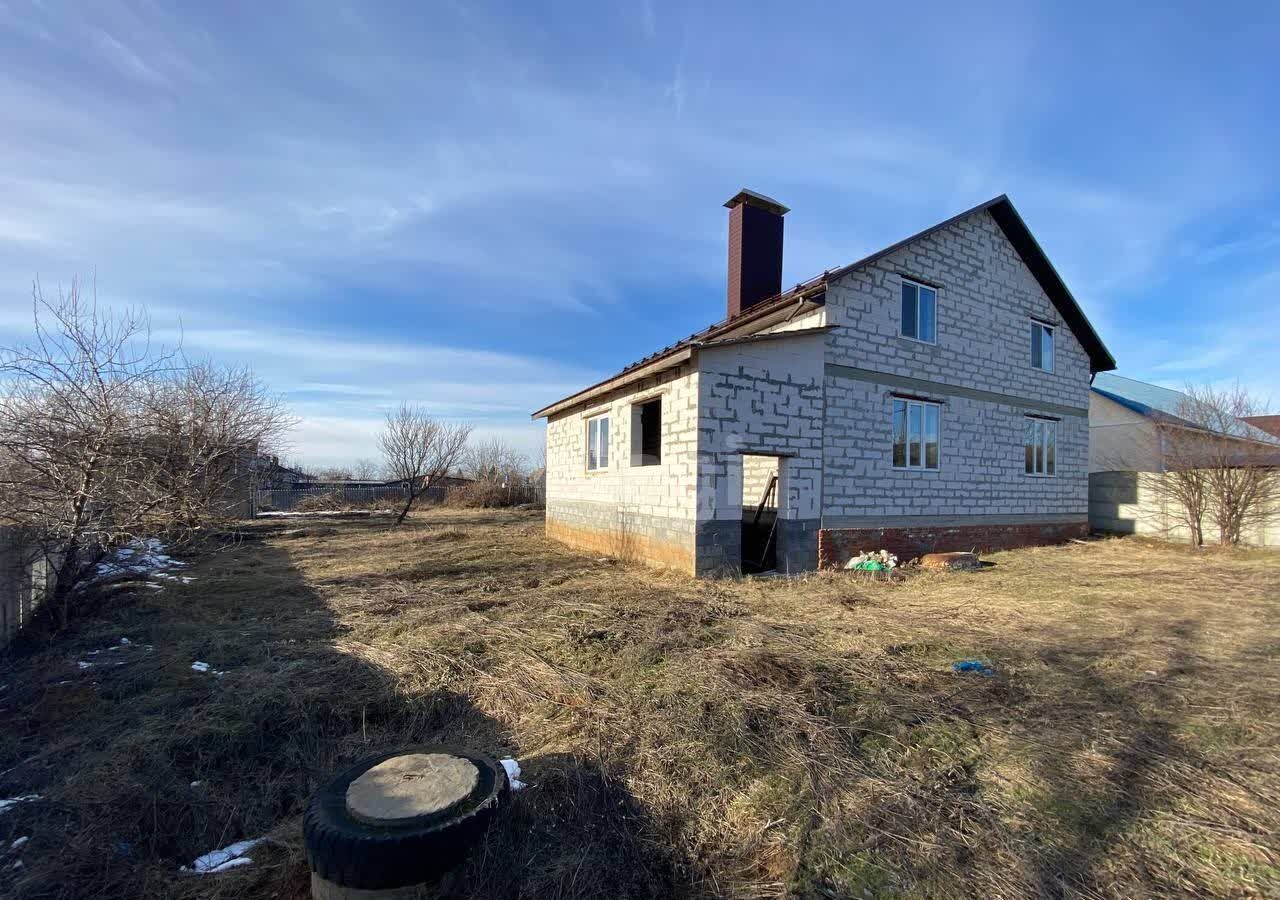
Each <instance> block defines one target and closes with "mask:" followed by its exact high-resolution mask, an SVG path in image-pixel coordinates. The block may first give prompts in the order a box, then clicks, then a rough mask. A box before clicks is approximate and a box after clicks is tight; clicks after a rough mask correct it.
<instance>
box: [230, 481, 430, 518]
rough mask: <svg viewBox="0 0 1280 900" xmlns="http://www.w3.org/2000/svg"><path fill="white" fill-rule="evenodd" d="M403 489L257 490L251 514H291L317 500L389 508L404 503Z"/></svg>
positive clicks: (344, 487) (351, 487)
mask: <svg viewBox="0 0 1280 900" xmlns="http://www.w3.org/2000/svg"><path fill="white" fill-rule="evenodd" d="M439 492H440V494H441V498H440V499H443V494H444V491H443V489H439ZM405 494H406V488H405V486H404V485H402V484H393V485H375V486H351V485H340V484H339V485H322V486H319V487H308V488H280V489H277V490H259V491H258V494H257V497H256V503H255V504H254V506H255V508H254V514H255V515H256V514H257V513H262V512H290V511H292V510H293V509H294V508H295V507H297V505H298V504H299V503H301V502H302V501H304V500H306V499H308V498H311V497H319V498H326V499H332V501H333V502H335V503H342V504H351V505H353V506H365V505H368V504H372V503H375V502H376V503H386V504H387V505H388V506H394V505H395V504H397V503H403V502H404V499H405ZM430 494H431V490H427V491H424V492H423V498H424V499H426V498H427V497H428V495H430Z"/></svg>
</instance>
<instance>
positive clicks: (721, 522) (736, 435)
mask: <svg viewBox="0 0 1280 900" xmlns="http://www.w3.org/2000/svg"><path fill="white" fill-rule="evenodd" d="M822 360H823V335H821V334H816V335H813V334H810V335H796V336H795V337H790V338H783V339H779V340H770V341H760V342H755V343H746V344H737V345H732V346H727V347H721V348H708V349H704V350H702V351H701V352H700V353H699V354H698V397H699V404H698V405H699V409H698V412H699V415H698V492H697V493H698V542H697V557H698V565H697V571H698V574H700V575H718V574H737V573H738V572H739V571H740V569H741V563H742V542H741V534H742V532H741V529H742V506H743V480H744V471H743V460H744V456H750V455H776V456H777V457H778V460H779V461H778V535H777V552H778V568H779V569H780V570H783V571H801V570H805V569H812V568H814V567H815V566H816V565H817V526H818V519H819V516H820V514H821V509H820V506H819V494H820V490H821V479H822V427H823V399H822V365H823V363H822Z"/></svg>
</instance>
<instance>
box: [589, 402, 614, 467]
mask: <svg viewBox="0 0 1280 900" xmlns="http://www.w3.org/2000/svg"><path fill="white" fill-rule="evenodd" d="M607 468H609V417H608V416H596V417H595V418H594V419H588V420H587V471H588V472H590V471H594V470H595V469H607Z"/></svg>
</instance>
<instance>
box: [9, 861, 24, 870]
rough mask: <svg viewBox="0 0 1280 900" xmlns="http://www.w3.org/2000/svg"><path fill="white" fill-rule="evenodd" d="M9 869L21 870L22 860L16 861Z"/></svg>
mask: <svg viewBox="0 0 1280 900" xmlns="http://www.w3.org/2000/svg"><path fill="white" fill-rule="evenodd" d="M9 868H11V869H21V868H22V860H18V861H17V862H15V863H14V864H13V865H11V866H10V867H9Z"/></svg>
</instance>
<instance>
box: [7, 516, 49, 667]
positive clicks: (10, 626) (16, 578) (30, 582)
mask: <svg viewBox="0 0 1280 900" xmlns="http://www.w3.org/2000/svg"><path fill="white" fill-rule="evenodd" d="M51 574H52V573H51V569H50V566H49V564H48V562H47V561H46V560H45V558H44V557H43V556H41V555H40V554H38V553H37V552H36V551H35V548H34V547H33V546H32V545H30V544H29V543H27V542H26V541H24V540H23V539H22V535H21V533H20V532H19V531H18V530H17V529H16V528H0V648H3V647H4V646H5V645H7V644H8V643H9V641H11V640H13V637H14V635H16V634H17V633H18V629H20V628H21V627H22V626H23V625H25V624H26V623H27V620H28V619H30V618H31V614H32V613H33V612H35V610H36V607H37V606H39V605H40V603H41V602H42V601H43V600H44V596H45V594H46V592H47V591H48V588H49V581H50V576H51Z"/></svg>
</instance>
